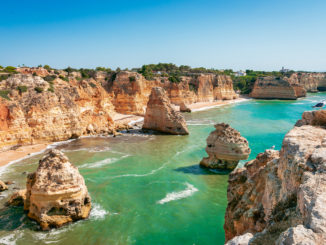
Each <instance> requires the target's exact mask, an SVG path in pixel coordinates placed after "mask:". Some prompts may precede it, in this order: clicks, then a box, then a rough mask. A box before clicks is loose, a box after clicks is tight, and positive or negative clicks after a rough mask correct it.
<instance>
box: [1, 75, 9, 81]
mask: <svg viewBox="0 0 326 245" xmlns="http://www.w3.org/2000/svg"><path fill="white" fill-rule="evenodd" d="M8 77H9V75H7V74H6V75H0V81H2V80H6V79H7V78H8Z"/></svg>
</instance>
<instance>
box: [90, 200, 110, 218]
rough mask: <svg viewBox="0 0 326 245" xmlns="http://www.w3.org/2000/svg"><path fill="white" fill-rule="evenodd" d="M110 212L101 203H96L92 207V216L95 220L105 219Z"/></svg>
mask: <svg viewBox="0 0 326 245" xmlns="http://www.w3.org/2000/svg"><path fill="white" fill-rule="evenodd" d="M108 214H109V212H108V211H106V210H105V209H103V208H102V207H101V206H100V205H99V204H97V203H95V204H94V205H93V207H92V210H91V214H90V218H91V219H95V220H101V219H104V218H105V216H106V215H108Z"/></svg>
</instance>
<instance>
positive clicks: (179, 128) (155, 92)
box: [143, 87, 189, 135]
mask: <svg viewBox="0 0 326 245" xmlns="http://www.w3.org/2000/svg"><path fill="white" fill-rule="evenodd" d="M143 129H151V130H155V131H159V132H163V133H168V134H175V135H187V134H189V131H188V128H187V124H186V121H185V119H184V117H183V116H182V115H181V114H180V113H179V112H177V111H176V110H175V109H174V108H173V107H172V105H171V103H170V99H169V98H168V96H167V94H166V92H165V90H164V89H163V88H160V87H154V88H152V91H151V95H150V96H149V101H148V103H147V109H146V114H145V119H144V125H143Z"/></svg>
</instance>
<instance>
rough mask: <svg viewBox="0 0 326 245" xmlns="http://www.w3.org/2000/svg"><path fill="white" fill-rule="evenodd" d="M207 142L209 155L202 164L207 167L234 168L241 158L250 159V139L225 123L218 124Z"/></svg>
mask: <svg viewBox="0 0 326 245" xmlns="http://www.w3.org/2000/svg"><path fill="white" fill-rule="evenodd" d="M214 127H215V130H214V131H213V132H211V133H210V135H209V136H208V138H207V140H206V142H207V147H206V152H207V154H208V157H204V158H203V159H202V160H201V162H200V165H201V166H204V167H207V168H215V169H226V170H233V169H234V168H235V167H236V166H237V164H238V162H239V161H240V160H245V159H248V157H249V154H250V148H249V145H248V141H247V140H246V139H245V138H244V137H242V136H241V135H240V133H239V132H238V131H237V130H235V129H233V128H231V127H230V125H228V124H225V123H220V124H216V125H215V126H214Z"/></svg>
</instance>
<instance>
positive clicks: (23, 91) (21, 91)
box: [17, 86, 27, 94]
mask: <svg viewBox="0 0 326 245" xmlns="http://www.w3.org/2000/svg"><path fill="white" fill-rule="evenodd" d="M17 90H18V91H19V93H20V94H22V93H25V92H27V87H26V86H18V87H17Z"/></svg>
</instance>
